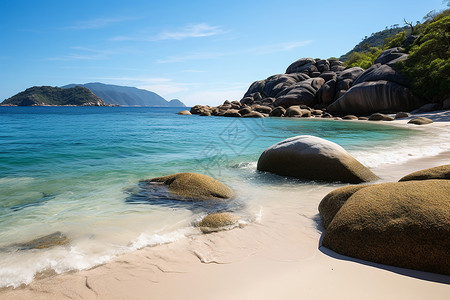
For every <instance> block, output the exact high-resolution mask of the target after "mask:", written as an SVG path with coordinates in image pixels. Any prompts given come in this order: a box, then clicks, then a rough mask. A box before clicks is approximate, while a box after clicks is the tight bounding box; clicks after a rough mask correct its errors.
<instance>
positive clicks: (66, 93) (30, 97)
mask: <svg viewBox="0 0 450 300" xmlns="http://www.w3.org/2000/svg"><path fill="white" fill-rule="evenodd" d="M1 104H2V105H17V106H45V105H58V106H59V105H61V106H64V105H73V106H107V105H108V104H106V103H105V102H104V101H103V100H102V99H100V98H99V97H97V96H96V95H95V94H94V93H92V92H91V91H90V90H89V89H87V88H84V87H81V86H77V87H73V88H68V89H62V88H59V87H51V86H34V87H31V88H29V89H26V90H25V91H23V92H20V93H18V94H16V95H14V96H12V97H11V98H8V99H6V100H5V101H3V102H2V103H1Z"/></svg>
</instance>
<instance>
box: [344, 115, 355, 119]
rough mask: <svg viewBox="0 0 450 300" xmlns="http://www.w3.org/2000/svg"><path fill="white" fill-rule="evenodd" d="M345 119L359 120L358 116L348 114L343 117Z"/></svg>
mask: <svg viewBox="0 0 450 300" xmlns="http://www.w3.org/2000/svg"><path fill="white" fill-rule="evenodd" d="M342 119H343V120H358V117H357V116H355V115H346V116H343V117H342Z"/></svg>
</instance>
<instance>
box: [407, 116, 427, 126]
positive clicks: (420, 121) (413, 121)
mask: <svg viewBox="0 0 450 300" xmlns="http://www.w3.org/2000/svg"><path fill="white" fill-rule="evenodd" d="M431 123H433V120H431V119H428V118H425V117H418V118H414V119H411V120H409V122H408V124H415V125H426V124H431Z"/></svg>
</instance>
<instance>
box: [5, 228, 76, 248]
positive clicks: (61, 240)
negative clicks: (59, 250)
mask: <svg viewBox="0 0 450 300" xmlns="http://www.w3.org/2000/svg"><path fill="white" fill-rule="evenodd" d="M68 243H69V239H68V238H67V236H66V235H64V234H63V233H61V232H59V231H56V232H54V233H51V234H49V235H46V236H42V237H39V238H36V239H34V240H31V241H28V242H25V243H19V244H15V245H13V247H15V248H16V247H17V248H18V249H19V250H32V249H46V248H51V247H55V246H64V245H67V244H68Z"/></svg>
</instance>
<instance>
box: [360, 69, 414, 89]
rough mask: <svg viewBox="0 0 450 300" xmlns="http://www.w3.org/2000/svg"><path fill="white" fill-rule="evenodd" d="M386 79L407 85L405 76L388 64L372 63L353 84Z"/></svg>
mask: <svg viewBox="0 0 450 300" xmlns="http://www.w3.org/2000/svg"><path fill="white" fill-rule="evenodd" d="M378 80H386V81H391V82H395V83H397V84H399V85H403V86H408V81H407V80H406V78H405V77H404V76H403V75H401V74H400V73H399V72H397V71H396V70H395V69H394V68H392V67H390V66H388V65H382V64H374V65H373V66H371V67H370V68H369V69H367V70H366V71H364V73H362V74H361V75H360V76H359V77H358V78H357V79H356V80H355V81H354V82H353V84H354V85H356V84H359V83H363V82H367V81H378Z"/></svg>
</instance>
